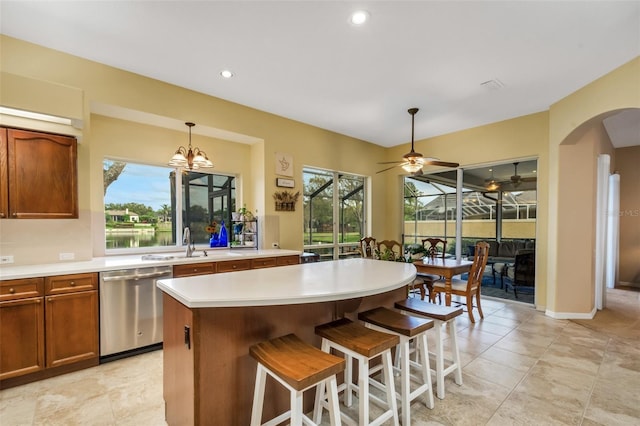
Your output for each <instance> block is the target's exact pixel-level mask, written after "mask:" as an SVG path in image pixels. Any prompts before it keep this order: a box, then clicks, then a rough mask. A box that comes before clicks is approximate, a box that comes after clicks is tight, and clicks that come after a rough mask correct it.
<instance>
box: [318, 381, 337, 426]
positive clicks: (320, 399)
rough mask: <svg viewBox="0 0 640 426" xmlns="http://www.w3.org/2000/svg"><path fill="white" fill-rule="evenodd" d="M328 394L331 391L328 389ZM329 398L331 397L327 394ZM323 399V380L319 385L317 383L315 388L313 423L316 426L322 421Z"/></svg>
mask: <svg viewBox="0 0 640 426" xmlns="http://www.w3.org/2000/svg"><path fill="white" fill-rule="evenodd" d="M334 380H335V379H334ZM329 392H331V389H329ZM329 397H331V394H329ZM324 398H325V381H324V380H323V381H321V382H320V383H318V386H316V398H315V403H314V406H313V422H314V423H316V424H320V420H321V419H322V408H323V404H324ZM329 402H331V399H329Z"/></svg>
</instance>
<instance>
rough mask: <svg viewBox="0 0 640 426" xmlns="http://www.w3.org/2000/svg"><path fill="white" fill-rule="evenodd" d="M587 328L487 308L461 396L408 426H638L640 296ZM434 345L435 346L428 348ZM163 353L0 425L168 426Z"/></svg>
mask: <svg viewBox="0 0 640 426" xmlns="http://www.w3.org/2000/svg"><path fill="white" fill-rule="evenodd" d="M608 295H609V299H608V301H609V308H608V309H606V310H604V311H602V312H601V313H599V314H598V315H597V316H596V319H594V320H591V321H577V322H573V321H567V320H554V319H551V318H549V317H546V316H545V315H544V314H542V313H541V312H537V311H535V310H534V309H533V308H531V307H530V306H529V305H523V304H514V303H511V302H505V301H499V300H494V299H491V300H489V299H485V300H484V301H483V308H484V312H485V319H484V320H483V321H479V322H477V323H476V324H475V325H470V322H469V321H468V317H467V315H466V314H464V315H463V316H462V317H459V319H458V336H459V339H458V340H459V342H460V349H461V356H462V361H463V364H464V367H463V380H464V384H463V385H462V386H457V385H456V384H455V383H453V380H452V379H451V378H447V381H446V392H447V393H446V398H445V399H444V400H439V399H437V398H436V406H435V408H434V409H433V410H429V409H427V408H426V407H424V405H422V403H421V402H420V401H415V402H414V404H413V406H412V410H413V411H412V423H413V424H414V425H573V424H575V425H585V426H586V425H589V426H591V425H639V424H640V320H639V318H640V292H631V291H620V290H610V292H609V293H608ZM430 343H431V344H433V342H430ZM163 418H164V405H163V399H162V351H156V352H151V353H147V354H143V355H139V356H136V357H133V358H127V359H123V360H119V361H114V362H111V363H107V364H103V365H100V366H98V367H94V368H91V369H87V370H83V371H80V372H76V373H72V374H68V375H65V376H61V377H56V378H52V379H48V380H45V381H41V382H37V383H32V384H28V385H24V386H20V387H16V388H12V389H7V390H4V391H0V424H2V425H3V426H9V425H11V426H22V425H65V426H67V425H92V426H93V425H150V426H152V425H153V426H155V425H165V424H166V423H165V422H164V420H163ZM216 426H217V425H216Z"/></svg>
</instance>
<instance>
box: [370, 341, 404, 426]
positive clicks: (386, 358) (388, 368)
mask: <svg viewBox="0 0 640 426" xmlns="http://www.w3.org/2000/svg"><path fill="white" fill-rule="evenodd" d="M382 364H383V369H384V380H385V383H386V384H387V405H388V406H389V408H390V409H391V413H392V414H393V424H394V425H395V426H400V420H399V419H398V403H397V402H396V390H395V386H394V384H393V364H392V361H391V351H385V353H383V354H382ZM366 367H367V369H366V370H364V371H369V361H368V360H367V365H366ZM366 379H367V380H366V385H367V408H368V405H369V404H368V402H369V399H368V398H369V392H368V391H369V376H368V375H367V376H366ZM368 414H369V413H368V412H367V415H368ZM361 419H362V417H361ZM365 419H367V422H368V420H369V417H365Z"/></svg>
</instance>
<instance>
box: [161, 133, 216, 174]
mask: <svg viewBox="0 0 640 426" xmlns="http://www.w3.org/2000/svg"><path fill="white" fill-rule="evenodd" d="M184 124H186V125H187V127H189V149H186V148H185V147H184V146H181V147H179V148H178V149H177V150H176V153H175V154H173V157H171V161H169V165H170V166H172V167H182V168H188V169H189V170H198V169H200V168H211V167H213V163H212V162H211V161H210V160H209V158H207V154H206V153H205V152H204V151H200V148H197V147H196V148H195V149H193V148H191V128H192V127H193V126H195V123H190V122H187V123H184Z"/></svg>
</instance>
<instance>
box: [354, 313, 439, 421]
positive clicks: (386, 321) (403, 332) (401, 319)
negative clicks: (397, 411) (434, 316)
mask: <svg viewBox="0 0 640 426" xmlns="http://www.w3.org/2000/svg"><path fill="white" fill-rule="evenodd" d="M358 319H360V320H361V321H363V322H364V323H365V325H366V326H367V327H370V328H372V329H374V330H378V331H382V332H387V333H392V334H395V335H397V336H398V337H399V338H400V344H399V345H398V348H397V352H396V356H397V357H398V360H399V361H400V367H399V370H400V382H401V389H400V393H399V395H398V398H399V399H400V401H401V407H402V408H401V413H402V424H403V425H407V426H408V425H410V424H411V401H413V400H414V399H416V398H417V397H419V396H420V395H422V394H426V401H425V405H426V406H427V408H431V409H432V408H433V390H432V388H431V368H430V366H429V347H428V344H427V331H428V330H430V329H432V328H433V320H430V319H425V318H418V317H415V316H411V315H403V314H401V313H400V312H397V311H393V310H391V309H387V308H383V307H380V308H375V309H371V310H369V311H366V312H360V313H359V314H358ZM412 342H414V343H415V346H416V348H417V350H418V352H419V353H420V362H414V361H412V360H411V359H410V354H411V350H410V346H411V343H412ZM412 366H413V367H417V368H419V369H420V372H421V373H422V377H420V378H418V377H417V376H416V375H413V374H411V367H412ZM412 378H414V380H418V381H420V382H421V385H420V386H418V388H416V389H415V390H414V391H413V392H411V379H412Z"/></svg>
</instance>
